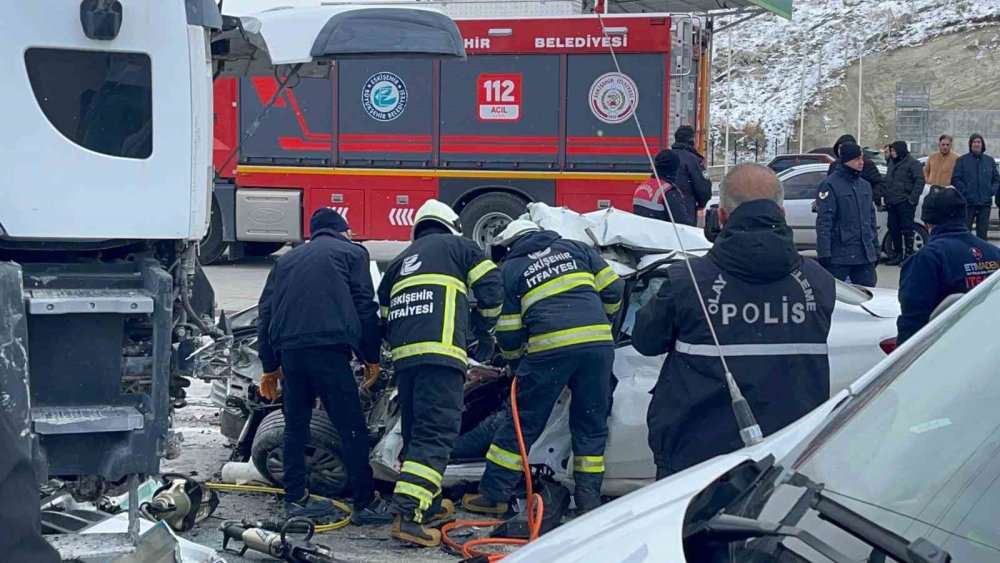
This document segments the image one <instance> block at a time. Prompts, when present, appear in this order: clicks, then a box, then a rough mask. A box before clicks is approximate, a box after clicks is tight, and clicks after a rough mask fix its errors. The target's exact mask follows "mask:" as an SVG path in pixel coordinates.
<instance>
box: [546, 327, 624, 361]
mask: <svg viewBox="0 0 1000 563" xmlns="http://www.w3.org/2000/svg"><path fill="white" fill-rule="evenodd" d="M604 341H607V342H613V341H614V339H613V338H612V336H611V326H610V325H606V324H602V325H591V326H581V327H577V328H568V329H566V330H559V331H556V332H548V333H545V334H539V335H538V336H531V337H529V338H528V353H529V354H533V353H535V352H545V351H546V350H552V349H555V348H563V347H565V346H574V345H576V344H586V343H589V342H604Z"/></svg>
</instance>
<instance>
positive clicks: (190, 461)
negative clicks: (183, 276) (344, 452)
mask: <svg viewBox="0 0 1000 563" xmlns="http://www.w3.org/2000/svg"><path fill="white" fill-rule="evenodd" d="M366 246H367V247H368V248H369V251H370V252H371V254H372V257H373V258H374V259H375V260H376V261H378V262H380V263H383V264H384V263H386V262H388V261H389V260H391V259H392V258H393V257H394V256H395V255H396V254H397V253H398V252H399V251H400V250H401V249H402V248H403V247H404V246H405V243H397V242H385V241H382V242H372V243H366ZM274 260H275V257H273V256H272V257H268V258H253V259H246V260H242V261H239V262H234V263H227V264H220V265H215V266H209V267H207V268H206V272H207V274H208V277H209V279H210V280H211V282H212V286H213V287H214V288H215V297H216V302H217V303H218V305H219V307H220V308H221V309H223V310H225V311H228V312H235V311H238V310H242V309H245V308H247V307H250V306H252V305H254V304H256V303H257V298H258V297H259V295H260V291H261V289H262V288H263V285H264V281H265V279H266V278H267V274H268V271H269V270H270V268H271V266H272V265H273V264H274ZM878 278H879V286H880V287H886V288H895V287H897V286H898V283H899V268H895V267H889V266H880V267H879V270H878ZM209 389H210V387H209V386H208V385H207V384H205V383H202V382H195V383H194V384H193V385H192V387H191V389H189V403H190V405H189V406H188V407H186V408H184V409H181V410H179V411H178V412H177V415H176V417H175V420H174V427H175V428H176V429H178V430H179V431H180V432H181V433H182V434H183V436H184V443H183V446H182V448H181V456H180V457H179V458H177V459H175V460H169V461H165V462H164V464H163V471H164V472H170V471H176V472H181V473H188V474H190V473H192V472H194V474H195V475H194V476H195V477H196V478H198V479H201V480H207V479H213V478H218V472H219V471H220V470H221V468H222V465H223V463H225V461H226V460H227V459H228V457H229V450H228V449H227V447H226V439H225V438H223V436H222V435H221V434H220V433H219V426H218V414H217V409H216V408H215V407H214V406H212V404H211V401H210V400H209V398H208V397H209ZM221 496H222V499H221V503H220V506H219V508H218V510H217V511H216V514H215V515H214V516H213V518H211V519H209V520H207V521H205V522H204V523H202V524H200V525H198V526H197V527H196V528H195V529H194V530H192V531H191V532H188V533H186V534H184V536H185V537H186V538H188V539H190V540H193V541H195V542H198V543H201V544H204V545H208V546H210V547H213V548H215V549H220V548H221V542H222V537H221V534H220V533H219V531H218V527H219V524H220V523H221V522H222V521H224V520H241V519H245V518H254V519H274V518H276V517H277V516H278V515H280V514H281V510H282V507H281V505H280V503H279V502H278V501H277V500H276V499H275V498H272V497H269V496H266V495H263V496H262V495H254V494H242V493H241V494H236V493H222V495H221ZM317 541H319V542H321V543H324V544H326V545H328V546H330V547H331V548H333V550H334V553H335V554H336V556H337V558H338V559H339V560H343V561H372V562H404V561H405V562H418V561H456V560H458V558H456V557H454V556H451V555H449V554H447V553H445V552H443V551H441V550H437V549H429V550H423V549H412V548H407V547H404V546H401V545H400V544H399V543H397V542H395V541H392V540H390V539H389V528H388V526H384V527H381V528H367V527H366V528H358V527H354V526H348V527H347V528H344V529H342V530H337V531H333V532H328V533H326V534H322V535H320V536H318V537H317ZM234 545H236V547H240V546H239V544H234ZM220 554H221V555H222V556H223V557H224V558H225V559H226V560H227V561H231V562H236V561H267V560H271V561H273V559H267V558H266V557H264V556H262V555H259V554H256V553H253V552H248V553H247V554H246V556H240V555H238V554H235V553H229V552H226V553H221V552H220Z"/></svg>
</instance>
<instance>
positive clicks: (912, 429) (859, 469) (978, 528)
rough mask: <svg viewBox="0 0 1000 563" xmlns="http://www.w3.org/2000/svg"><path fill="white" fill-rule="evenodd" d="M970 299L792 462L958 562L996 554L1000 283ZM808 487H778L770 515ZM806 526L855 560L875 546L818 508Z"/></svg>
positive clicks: (811, 556)
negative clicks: (824, 517)
mask: <svg viewBox="0 0 1000 563" xmlns="http://www.w3.org/2000/svg"><path fill="white" fill-rule="evenodd" d="M994 282H996V280H994ZM963 309H964V311H963V314H961V315H956V316H953V317H951V322H950V324H948V325H946V326H944V327H942V328H941V329H940V330H939V331H938V332H937V334H936V335H935V336H934V337H932V338H930V339H928V340H925V341H923V342H920V343H919V344H922V347H920V348H919V349H916V350H910V351H909V353H910V354H911V355H912V358H911V359H910V360H909V361H901V362H899V363H897V365H896V366H894V367H893V368H891V369H890V370H889V371H888V372H886V373H884V374H882V375H881V376H880V378H879V379H877V380H875V381H874V382H873V383H872V384H870V385H869V386H868V388H867V389H866V390H865V391H864V392H863V393H862V394H861V395H860V396H859V397H858V398H857V399H855V400H854V401H853V402H852V403H851V404H849V405H848V406H847V407H846V408H845V409H844V410H843V411H842V412H841V413H839V414H838V415H837V416H836V417H835V418H833V419H832V420H831V422H830V423H829V424H828V425H827V426H826V427H825V428H824V429H823V430H821V431H820V433H819V434H818V435H817V437H816V438H815V439H814V440H813V441H812V443H810V444H809V445H808V446H807V447H806V448H805V449H804V450H803V451H802V452H801V454H798V457H797V459H796V461H795V463H794V464H791V466H790V467H789V465H787V464H786V468H788V469H790V470H794V471H797V472H799V473H801V474H803V475H806V476H808V477H809V478H810V479H811V480H812V481H814V482H816V483H819V484H821V485H822V486H823V491H824V494H826V495H828V496H829V497H830V498H832V499H833V500H836V501H837V502H840V503H842V504H844V505H845V506H847V507H849V508H850V509H852V510H854V511H856V512H858V513H860V514H861V515H863V516H865V517H867V518H869V519H871V520H872V521H874V522H877V523H878V524H879V525H881V526H884V527H885V528H887V529H889V530H891V531H892V532H895V533H896V534H899V535H901V536H903V537H904V538H906V539H907V540H908V541H913V540H915V539H917V538H926V539H927V540H929V541H931V542H933V543H935V544H936V545H938V546H940V547H941V548H943V549H944V550H946V551H948V552H949V553H950V554H951V555H952V557H953V558H954V560H956V561H996V560H998V558H1000V527H998V526H997V516H996V506H997V504H998V502H1000V408H998V406H1000V378H998V375H1000V373H998V370H1000V367H998V364H997V358H1000V341H998V340H997V338H996V335H995V334H992V333H989V332H988V331H984V330H983V328H984V327H986V326H990V323H991V319H992V318H993V317H995V316H996V313H997V311H1000V283H992V284H991V285H990V287H989V290H988V291H985V292H982V293H979V294H977V295H976V296H975V297H974V298H973V299H972V300H971V301H969V302H967V303H964V304H963ZM801 494H802V489H801V488H799V487H794V486H791V485H788V484H783V485H780V486H778V487H777V488H776V489H775V490H774V492H773V494H771V495H770V497H769V498H768V499H767V502H766V504H765V505H764V507H763V511H762V512H761V514H760V518H761V519H763V520H770V521H778V520H781V519H782V518H783V517H785V515H786V514H788V513H789V511H790V510H791V509H792V505H793V504H794V503H795V501H796V500H797V499H798V498H799V496H801ZM793 512H794V511H793ZM798 526H800V527H803V528H805V529H807V530H808V531H810V532H812V533H813V534H815V535H817V536H818V537H820V538H821V539H822V540H824V541H826V542H828V543H829V544H831V545H833V546H834V547H836V548H837V549H838V550H840V551H842V552H843V553H845V554H847V555H848V556H849V557H851V558H853V559H855V560H864V559H865V558H867V557H868V555H869V553H870V552H871V547H870V546H868V545H867V544H865V543H862V542H861V541H859V540H856V539H855V538H854V537H853V536H850V535H848V534H847V533H846V532H843V531H841V530H839V529H837V528H835V527H833V526H832V525H830V524H827V523H823V522H820V521H819V519H818V518H817V517H816V516H815V514H814V513H812V512H806V513H805V515H804V516H803V517H801V521H799V522H798ZM783 548H785V549H789V550H791V551H793V552H795V553H797V554H798V555H801V556H803V557H805V558H806V559H807V560H822V559H823V558H822V557H821V556H819V554H818V553H816V552H814V551H811V550H810V548H808V547H806V546H805V545H804V544H802V543H801V542H798V541H797V540H785V541H784V542H783Z"/></svg>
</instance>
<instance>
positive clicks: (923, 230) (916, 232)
mask: <svg viewBox="0 0 1000 563" xmlns="http://www.w3.org/2000/svg"><path fill="white" fill-rule="evenodd" d="M930 238H931V235H930V233H929V232H927V227H925V226H923V225H921V224H920V223H915V224H914V225H913V251H914V252H916V251H918V250H920V249H921V248H923V246H924V245H925V244H927V241H928V240H930ZM891 244H892V242H891V241H890V240H889V231H888V229H887V230H886V233H885V235H884V236H883V237H882V254H884V255H886V256H890V257H891V256H892V253H891V252H889V245H891Z"/></svg>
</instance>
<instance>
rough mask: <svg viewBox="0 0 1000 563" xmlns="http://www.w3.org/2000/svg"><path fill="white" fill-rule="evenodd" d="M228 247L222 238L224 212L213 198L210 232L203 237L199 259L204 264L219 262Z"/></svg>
mask: <svg viewBox="0 0 1000 563" xmlns="http://www.w3.org/2000/svg"><path fill="white" fill-rule="evenodd" d="M228 247H229V244H228V243H227V242H226V241H224V240H222V212H221V211H220V210H219V205H218V204H217V203H215V199H214V198H213V199H212V217H211V219H210V220H209V222H208V232H207V233H205V238H203V239H201V244H200V245H199V246H198V261H199V262H201V264H202V265H203V266H207V265H208V264H211V263H213V262H218V261H219V260H220V259H222V255H223V254H225V253H226V248H228Z"/></svg>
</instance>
